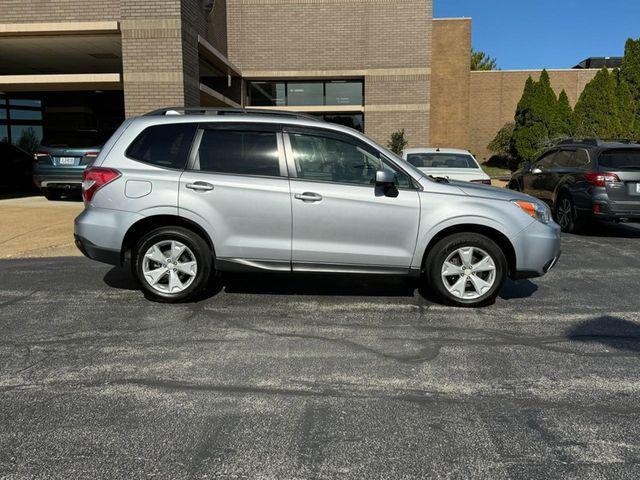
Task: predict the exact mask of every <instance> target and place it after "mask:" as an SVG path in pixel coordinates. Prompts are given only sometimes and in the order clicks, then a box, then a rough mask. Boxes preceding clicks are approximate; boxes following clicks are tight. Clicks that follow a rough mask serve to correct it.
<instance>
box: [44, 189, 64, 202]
mask: <svg viewBox="0 0 640 480" xmlns="http://www.w3.org/2000/svg"><path fill="white" fill-rule="evenodd" d="M42 194H43V195H44V198H46V199H47V200H60V197H62V193H61V192H60V190H52V189H50V188H44V189H42Z"/></svg>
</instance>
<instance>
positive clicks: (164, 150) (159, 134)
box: [126, 123, 197, 169]
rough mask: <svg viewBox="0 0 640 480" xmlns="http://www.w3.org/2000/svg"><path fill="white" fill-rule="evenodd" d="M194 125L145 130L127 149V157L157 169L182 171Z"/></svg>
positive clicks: (187, 124) (177, 124)
mask: <svg viewBox="0 0 640 480" xmlns="http://www.w3.org/2000/svg"><path fill="white" fill-rule="evenodd" d="M196 127H197V125H196V124H193V123H176V124H167V125H154V126H152V127H148V128H146V129H145V130H144V131H143V132H142V133H141V134H140V135H138V137H137V138H136V139H135V140H134V141H133V142H132V143H131V145H129V148H127V151H126V155H127V157H129V158H131V159H133V160H138V161H140V162H144V163H150V164H152V165H156V166H158V167H163V168H172V169H183V168H184V167H185V165H186V163H187V157H188V156H189V151H190V150H191V143H192V142H193V136H194V135H195V132H196Z"/></svg>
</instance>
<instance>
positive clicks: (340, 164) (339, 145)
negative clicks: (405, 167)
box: [290, 134, 411, 187]
mask: <svg viewBox="0 0 640 480" xmlns="http://www.w3.org/2000/svg"><path fill="white" fill-rule="evenodd" d="M290 139H291V147H292V149H293V159H294V163H295V166H296V172H297V174H298V178H301V179H307V180H316V181H322V182H335V183H353V184H359V185H373V184H375V178H376V172H377V171H378V170H382V169H385V170H389V171H392V172H394V173H395V174H396V180H397V182H396V183H397V184H398V186H400V187H409V186H410V185H411V183H410V180H409V178H408V176H407V175H406V174H404V173H403V172H401V171H400V170H398V169H397V168H396V167H395V166H392V165H391V164H390V163H387V162H383V161H381V160H380V158H378V157H377V156H376V155H375V154H374V153H372V152H370V151H368V150H365V148H363V147H362V146H359V145H356V144H355V143H350V142H347V141H343V140H338V139H335V138H328V137H316V136H312V135H303V134H290Z"/></svg>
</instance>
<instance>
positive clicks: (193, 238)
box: [133, 227, 213, 303]
mask: <svg viewBox="0 0 640 480" xmlns="http://www.w3.org/2000/svg"><path fill="white" fill-rule="evenodd" d="M163 240H177V241H179V242H181V243H183V244H184V245H186V246H187V247H188V248H189V249H190V250H191V251H192V252H193V254H194V256H195V257H196V261H197V262H198V272H197V273H196V278H195V279H194V281H193V282H192V283H191V285H189V287H188V288H187V289H185V290H183V291H182V292H180V293H174V294H170V293H164V292H160V291H158V290H155V289H154V288H152V287H151V285H149V284H148V283H147V281H146V280H145V279H144V274H143V270H142V263H143V260H144V254H145V252H146V251H147V250H148V249H149V248H150V247H151V246H152V245H153V244H155V243H158V242H161V241H163ZM212 265H213V252H212V251H211V249H210V248H209V245H208V244H207V242H205V240H204V239H203V238H202V237H201V236H200V235H198V234H196V233H194V232H192V231H191V230H188V229H186V228H181V227H161V228H158V229H156V230H153V231H151V232H149V233H147V234H146V235H145V236H144V237H142V238H141V239H140V241H139V242H138V243H137V244H136V248H135V257H134V261H133V270H134V273H135V275H136V278H137V279H138V282H139V283H140V286H141V288H142V290H143V291H144V292H145V294H146V295H147V296H148V297H150V298H151V299H153V300H157V301H160V302H167V303H176V302H184V301H189V300H192V299H195V298H196V296H197V295H198V294H199V293H200V292H201V291H202V290H203V289H204V288H205V287H206V286H207V284H208V282H209V278H210V277H211V273H212Z"/></svg>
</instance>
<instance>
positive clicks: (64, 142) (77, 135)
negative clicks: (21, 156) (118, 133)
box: [41, 130, 106, 148]
mask: <svg viewBox="0 0 640 480" xmlns="http://www.w3.org/2000/svg"><path fill="white" fill-rule="evenodd" d="M105 140H106V139H105V138H104V135H100V134H99V133H98V131H97V130H74V131H68V132H49V133H48V134H47V135H45V137H44V138H43V139H42V142H41V145H42V146H44V147H64V148H90V147H99V146H101V145H102V144H103V143H104V142H105Z"/></svg>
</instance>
